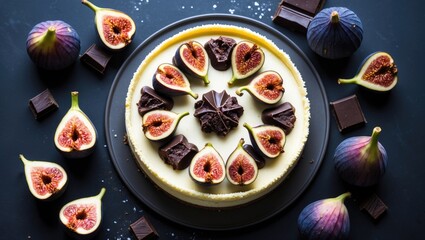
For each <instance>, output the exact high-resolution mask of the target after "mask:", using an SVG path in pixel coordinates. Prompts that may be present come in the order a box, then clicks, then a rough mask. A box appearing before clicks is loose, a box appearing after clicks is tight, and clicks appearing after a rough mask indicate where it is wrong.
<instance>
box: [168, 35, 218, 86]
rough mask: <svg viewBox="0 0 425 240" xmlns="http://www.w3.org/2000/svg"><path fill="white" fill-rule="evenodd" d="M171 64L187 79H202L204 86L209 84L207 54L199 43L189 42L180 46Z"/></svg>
mask: <svg viewBox="0 0 425 240" xmlns="http://www.w3.org/2000/svg"><path fill="white" fill-rule="evenodd" d="M173 63H174V65H176V66H177V67H178V68H179V69H180V70H182V72H184V73H185V74H187V76H188V77H189V78H195V79H202V80H203V81H204V83H205V85H207V84H209V83H210V81H209V80H208V68H209V58H208V54H207V52H206V51H205V48H204V47H203V46H202V44H200V43H199V42H196V41H189V42H186V43H183V44H182V45H180V47H179V48H178V49H177V51H176V54H175V55H174V58H173Z"/></svg>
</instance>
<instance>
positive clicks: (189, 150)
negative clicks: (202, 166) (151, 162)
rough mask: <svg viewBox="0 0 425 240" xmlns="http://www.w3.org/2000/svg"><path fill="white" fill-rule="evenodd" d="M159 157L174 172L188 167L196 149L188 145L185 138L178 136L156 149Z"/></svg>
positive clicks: (192, 145) (196, 151)
mask: <svg viewBox="0 0 425 240" xmlns="http://www.w3.org/2000/svg"><path fill="white" fill-rule="evenodd" d="M158 153H159V157H160V158H161V159H162V160H164V162H165V163H166V164H169V165H171V166H172V167H173V169H174V170H182V169H185V168H187V167H189V165H190V162H191V161H192V159H193V157H194V156H195V154H197V153H198V147H196V145H195V144H192V143H190V142H189V141H188V140H187V138H186V137H185V136H183V135H182V134H178V135H176V136H175V137H173V138H172V139H171V140H170V141H169V142H167V143H166V144H164V145H162V146H161V147H160V148H159V149H158Z"/></svg>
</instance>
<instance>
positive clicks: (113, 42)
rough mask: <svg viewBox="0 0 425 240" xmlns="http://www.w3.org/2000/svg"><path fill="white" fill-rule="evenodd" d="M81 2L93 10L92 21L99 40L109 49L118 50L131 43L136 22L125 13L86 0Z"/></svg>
mask: <svg viewBox="0 0 425 240" xmlns="http://www.w3.org/2000/svg"><path fill="white" fill-rule="evenodd" d="M81 2H82V3H83V4H84V5H86V6H88V7H89V8H90V9H91V10H93V11H94V13H95V17H94V22H95V25H96V28H97V32H98V34H99V37H100V40H102V43H103V44H105V46H106V47H107V48H109V49H111V50H119V49H122V48H124V47H125V46H127V45H128V44H130V43H131V41H132V39H133V36H134V33H135V32H136V24H135V23H134V21H133V19H131V17H130V16H128V15H127V14H125V13H123V12H121V11H118V10H115V9H110V8H101V7H98V6H96V5H94V4H93V3H91V2H89V1H88V0H81Z"/></svg>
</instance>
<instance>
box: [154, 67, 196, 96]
mask: <svg viewBox="0 0 425 240" xmlns="http://www.w3.org/2000/svg"><path fill="white" fill-rule="evenodd" d="M152 85H153V88H154V89H155V90H156V91H158V92H159V93H162V94H165V95H168V96H181V95H187V94H188V95H190V96H191V97H193V98H194V99H197V98H198V94H196V93H194V92H193V91H192V89H191V88H190V82H189V80H188V79H187V77H186V76H185V75H184V73H183V72H182V71H180V69H178V68H177V67H176V66H174V65H173V64H169V63H163V64H160V65H159V66H158V68H157V70H156V73H155V74H154V76H153V79H152Z"/></svg>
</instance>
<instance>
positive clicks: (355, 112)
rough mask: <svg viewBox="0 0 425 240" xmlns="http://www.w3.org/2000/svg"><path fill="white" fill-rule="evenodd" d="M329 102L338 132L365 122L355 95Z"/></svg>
mask: <svg viewBox="0 0 425 240" xmlns="http://www.w3.org/2000/svg"><path fill="white" fill-rule="evenodd" d="M330 104H331V107H332V113H333V115H334V117H335V119H336V121H337V123H338V129H339V131H340V132H345V131H348V130H350V129H352V128H355V127H358V126H361V125H364V124H365V123H366V119H365V117H364V114H363V111H362V108H361V106H360V103H359V101H358V99H357V96H356V95H351V96H349V97H346V98H342V99H339V100H337V101H334V102H331V103H330Z"/></svg>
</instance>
